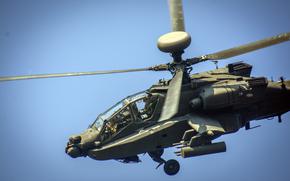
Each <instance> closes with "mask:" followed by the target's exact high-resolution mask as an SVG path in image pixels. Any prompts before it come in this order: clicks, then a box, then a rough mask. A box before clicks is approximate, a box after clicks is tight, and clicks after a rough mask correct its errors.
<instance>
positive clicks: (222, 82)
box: [0, 0, 290, 175]
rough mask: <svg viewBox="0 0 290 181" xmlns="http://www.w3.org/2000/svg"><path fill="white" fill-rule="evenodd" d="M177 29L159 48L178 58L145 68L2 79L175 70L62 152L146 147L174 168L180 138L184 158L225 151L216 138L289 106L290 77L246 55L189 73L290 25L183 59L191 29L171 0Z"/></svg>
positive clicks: (126, 156) (115, 155) (104, 155)
mask: <svg viewBox="0 0 290 181" xmlns="http://www.w3.org/2000/svg"><path fill="white" fill-rule="evenodd" d="M169 9H170V16H171V23H172V32H170V33H167V34H164V35H163V36H161V37H160V38H159V39H158V43H157V46H158V48H159V49H160V50H161V51H162V52H165V53H170V54H171V56H172V58H173V61H172V62H170V63H167V64H161V65H156V66H152V67H147V68H139V69H127V70H112V71H94V72H73V73H60V74H39V75H24V76H13V77H8V76H7V77H0V81H12V80H24V79H38V78H53V77H67V76H84V75H97V74H111V73H124V72H136V71H170V73H171V74H172V76H173V78H172V79H171V80H164V79H161V80H159V82H158V83H157V84H154V85H152V87H150V88H149V89H148V90H146V91H143V92H139V93H137V94H134V95H131V96H128V97H126V98H125V99H123V100H121V101H120V102H118V103H117V104H115V105H114V106H112V107H111V108H110V109H108V110H107V111H105V112H104V113H101V114H100V115H99V116H98V117H97V119H96V120H95V121H94V122H93V123H92V124H91V125H90V126H89V128H88V129H87V130H85V131H84V132H83V133H81V134H79V135H73V136H71V137H70V138H69V141H68V143H67V145H66V148H65V152H66V153H67V154H68V155H69V156H71V157H72V158H77V157H86V156H89V157H90V158H92V159H95V160H109V159H115V160H118V161H121V162H123V163H131V162H135V163H137V162H140V159H139V157H138V155H139V154H143V153H148V154H149V156H150V157H151V158H152V159H153V160H154V161H155V162H157V163H158V166H157V168H158V167H159V166H161V165H162V164H164V171H165V173H166V174H168V175H175V174H176V173H178V171H179V169H180V165H179V163H178V162H177V161H176V160H174V159H170V160H168V161H166V160H164V159H163V158H162V154H163V152H164V149H165V148H168V147H173V146H176V147H177V149H178V151H177V152H175V153H176V155H177V156H181V157H183V158H188V157H194V156H200V155H206V154H213V153H219V152H225V151H226V145H225V143H224V142H216V143H214V142H213V141H214V140H215V139H216V138H218V137H220V136H222V135H224V134H230V133H234V132H237V131H238V130H239V129H240V128H242V127H245V129H252V128H254V127H251V125H250V122H251V121H253V120H260V119H265V118H270V117H274V116H278V118H279V122H281V115H282V114H284V113H286V112H288V111H289V110H290V80H287V81H286V80H285V81H284V79H283V78H281V81H278V82H274V81H271V80H267V78H265V77H251V76H250V75H251V70H252V66H251V65H249V64H246V63H243V62H236V63H231V64H228V65H227V66H226V67H224V68H217V69H215V70H212V71H208V72H202V73H197V74H190V72H191V70H192V66H193V65H195V64H198V63H200V62H204V61H213V62H215V63H217V61H218V60H222V59H227V58H230V57H234V56H237V55H241V54H244V53H248V52H251V51H254V50H258V49H261V48H265V47H268V46H271V45H275V44H278V43H281V42H284V41H289V40H290V32H288V33H284V34H280V35H278V36H274V37H271V38H267V39H264V40H260V41H256V42H252V43H249V44H246V45H242V46H238V47H234V48H231V49H227V50H224V51H220V52H216V53H212V54H207V55H203V56H199V57H194V58H189V59H183V58H182V54H183V53H184V50H185V49H186V48H187V47H188V46H189V45H190V42H191V37H190V35H189V33H187V32H185V28H184V18H183V10H182V1H181V0H169Z"/></svg>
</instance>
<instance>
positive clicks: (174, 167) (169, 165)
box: [164, 159, 180, 175]
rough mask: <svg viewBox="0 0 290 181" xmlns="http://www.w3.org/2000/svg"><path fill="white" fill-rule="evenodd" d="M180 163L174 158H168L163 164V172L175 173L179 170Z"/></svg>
mask: <svg viewBox="0 0 290 181" xmlns="http://www.w3.org/2000/svg"><path fill="white" fill-rule="evenodd" d="M179 169H180V165H179V163H178V161H176V160H173V159H172V160H168V161H166V162H165V164H164V172H165V173H166V174H167V175H175V174H177V173H178V172H179Z"/></svg>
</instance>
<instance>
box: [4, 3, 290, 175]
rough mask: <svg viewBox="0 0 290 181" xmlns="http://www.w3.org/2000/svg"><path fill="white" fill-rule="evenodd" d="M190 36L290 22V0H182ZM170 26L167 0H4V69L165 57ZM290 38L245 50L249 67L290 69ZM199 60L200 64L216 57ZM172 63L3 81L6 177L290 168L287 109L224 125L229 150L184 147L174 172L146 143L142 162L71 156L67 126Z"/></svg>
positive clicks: (285, 27)
mask: <svg viewBox="0 0 290 181" xmlns="http://www.w3.org/2000/svg"><path fill="white" fill-rule="evenodd" d="M184 15H185V24H186V30H187V32H189V33H190V34H191V36H192V43H191V46H190V47H189V48H187V49H186V53H185V54H184V57H185V58H190V57H193V56H199V55H203V54H206V53H212V52H215V51H219V50H222V49H226V48H230V47H233V46H236V45H241V44H244V43H248V42H251V41H256V40H259V39H263V38H265V37H270V36H273V35H276V34H279V33H283V32H288V31H290V1H289V0H264V1H261V0H239V1H238V0H235V1H233V0H184ZM170 30H171V28H170V21H169V13H168V7H167V1H166V0H146V1H133V0H131V1H129V0H122V1H117V0H115V1H113V0H95V1H93V0H70V1H68V0H67V1H65V0H62V1H56V0H52V1H39V0H38V1H36V0H35V1H32V0H27V1H21V0H18V1H17V0H1V1H0V76H4V75H10V76H12V75H22V74H38V73H61V72H75V71H94V70H110V69H126V68H141V67H148V66H151V65H155V64H161V63H167V62H168V61H170V60H171V58H170V56H169V55H167V54H164V53H161V52H160V51H159V50H158V49H157V47H156V42H157V39H158V37H159V36H160V35H162V34H164V33H167V32H169V31H170ZM289 57H290V43H289V42H288V43H284V44H280V45H277V46H274V47H270V48H267V49H263V50H260V51H257V52H253V53H249V54H246V55H242V56H238V57H235V58H231V59H229V60H225V61H223V62H220V63H219V66H220V67H222V66H225V65H227V64H228V63H232V62H234V61H240V60H243V61H245V62H247V63H250V64H252V65H253V66H254V68H253V71H252V76H265V77H267V78H269V79H270V78H271V77H272V78H273V79H274V80H278V78H279V77H280V76H284V77H285V78H286V79H290V71H289V66H290V60H289ZM214 67H215V66H214V64H212V63H209V62H207V63H201V64H199V65H196V66H195V67H194V68H193V72H199V71H206V70H210V69H213V68H214ZM161 78H170V74H169V73H165V72H137V73H128V74H114V75H99V76H91V77H71V78H57V79H43V80H27V81H17V82H2V83H0V138H1V146H0V180H9V181H18V180H21V181H31V180H42V181H47V180H50V181H51V180H55V181H58V180H62V181H63V180H70V181H79V180H101V179H102V180H103V179H105V180H117V179H121V180H126V181H131V180H140V181H143V180H144V181H145V180H146V181H147V180H165V181H167V180H168V181H170V180H184V181H187V180H199V181H206V180H213V179H215V180H236V181H248V180H267V181H272V180H273V181H274V180H289V179H290V172H289V168H290V141H289V138H290V131H289V129H290V119H289V118H290V114H289V113H287V114H285V115H283V116H282V119H283V120H284V122H283V123H282V124H278V123H277V118H274V119H273V120H262V121H258V122H255V123H254V124H253V125H258V124H261V125H262V127H260V128H258V129H254V130H249V131H245V130H244V129H241V130H240V131H239V132H237V133H235V134H231V135H226V136H222V137H221V138H219V139H218V140H219V141H225V142H226V144H227V149H228V151H227V152H226V153H221V154H215V155H209V156H201V157H195V158H187V159H181V158H176V157H175V155H174V154H173V152H174V151H176V149H174V148H171V149H167V150H166V151H165V154H164V158H165V159H172V158H174V159H177V160H178V161H179V162H180V164H181V170H180V172H179V174H178V175H176V176H173V177H170V176H167V175H165V173H164V172H163V168H162V167H161V168H159V169H158V170H155V167H156V165H157V164H156V163H155V162H153V161H152V160H151V159H150V158H149V157H148V155H144V156H141V157H140V158H141V160H142V163H139V164H127V165H124V164H122V163H119V162H116V161H114V160H113V161H94V160H92V159H89V158H78V159H72V158H71V157H69V156H68V155H66V154H65V151H64V149H65V145H66V142H67V139H68V137H69V135H72V134H76V133H80V132H82V131H83V130H84V129H86V128H87V127H88V125H89V124H90V123H91V122H92V121H93V120H94V119H95V118H96V117H97V115H98V114H99V113H101V112H103V111H105V110H106V109H107V108H108V107H110V106H111V105H113V104H115V103H116V102H118V101H119V100H120V99H122V98H124V97H126V96H127V95H131V94H134V93H136V92H139V91H142V90H145V89H147V88H149V87H150V86H151V85H152V84H154V83H155V82H157V81H158V80H159V79H161Z"/></svg>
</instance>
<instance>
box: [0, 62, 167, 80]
mask: <svg viewBox="0 0 290 181" xmlns="http://www.w3.org/2000/svg"><path fill="white" fill-rule="evenodd" d="M167 69H168V66H167V65H166V64H161V65H156V66H153V67H148V68H138V69H126V70H109V71H92V72H70V73H57V74H36V75H21V76H7V77H0V82H1V81H12V80H26V79H43V78H57V77H71V76H87V75H99V74H114V73H126V72H139V71H149V70H152V71H162V70H167Z"/></svg>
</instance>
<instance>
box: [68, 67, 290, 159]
mask: <svg viewBox="0 0 290 181" xmlns="http://www.w3.org/2000/svg"><path fill="white" fill-rule="evenodd" d="M251 68H252V67H251V66H250V65H248V64H244V63H236V64H229V65H228V66H227V67H225V68H220V69H216V70H213V71H209V72H204V73H199V74H192V75H191V76H190V82H188V83H186V84H184V85H183V86H182V91H181V97H180V105H179V112H178V114H177V115H176V116H174V117H173V118H171V119H168V120H165V121H159V117H160V114H161V111H162V105H163V103H164V97H165V96H166V91H167V86H168V81H165V80H160V81H159V83H158V84H155V85H153V86H152V87H151V88H150V89H149V90H148V91H147V92H149V94H151V95H153V96H155V97H158V103H157V105H156V106H155V107H156V108H155V110H154V113H153V114H152V116H151V119H146V120H145V121H140V120H139V121H137V120H135V121H134V120H133V121H132V122H131V123H130V124H128V125H126V127H124V128H122V129H121V130H120V131H119V132H118V133H115V134H112V135H111V136H110V138H106V139H103V140H101V139H100V137H101V136H100V135H101V134H105V133H102V131H100V132H99V131H98V132H96V131H95V130H94V129H93V128H90V129H91V131H86V132H85V133H83V134H84V135H80V136H81V137H90V138H93V139H90V140H89V142H90V144H88V143H82V141H81V143H80V144H83V145H90V146H89V147H87V148H86V149H85V151H82V152H83V153H85V154H80V156H89V157H91V158H93V159H95V160H108V159H117V160H123V161H124V162H130V161H133V162H134V161H135V162H138V160H139V159H137V155H138V154H141V153H146V152H154V151H156V150H160V149H164V148H167V147H172V146H176V145H181V146H180V147H181V148H184V150H182V149H181V152H178V155H181V156H183V157H187V156H186V155H187V153H186V149H185V148H187V149H188V148H192V147H193V148H194V147H200V146H207V145H213V144H212V141H213V140H214V139H215V138H217V137H219V136H221V135H223V134H229V133H234V132H236V131H238V130H239V129H240V128H242V127H244V126H246V128H247V129H249V128H250V127H249V125H250V121H252V120H259V119H264V118H269V117H274V116H279V117H280V116H281V115H282V114H284V113H286V112H288V111H289V110H290V81H289V80H288V81H284V80H282V81H279V82H274V81H269V80H267V79H266V78H264V77H258V78H255V77H250V72H251ZM92 130H93V131H92ZM92 132H93V133H94V136H87V135H92ZM103 132H104V131H103ZM81 140H83V139H81ZM85 140H86V139H84V141H85ZM202 149H204V150H205V152H203V151H199V152H198V153H192V154H193V155H195V156H197V155H202V154H207V153H208V151H207V148H205V147H204V148H203V147H202ZM224 149H225V148H224ZM218 151H219V150H216V152H218ZM209 152H210V151H209ZM214 152H215V150H214V149H213V151H212V153H214ZM68 154H69V153H68ZM192 154H191V155H192Z"/></svg>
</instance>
